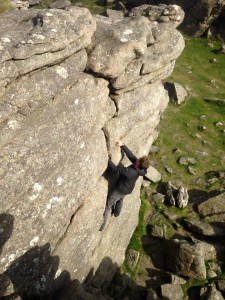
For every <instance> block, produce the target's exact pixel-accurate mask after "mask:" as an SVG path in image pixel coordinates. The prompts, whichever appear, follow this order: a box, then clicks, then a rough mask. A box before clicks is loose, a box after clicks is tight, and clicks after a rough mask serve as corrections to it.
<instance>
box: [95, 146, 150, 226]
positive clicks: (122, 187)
mask: <svg viewBox="0 0 225 300" xmlns="http://www.w3.org/2000/svg"><path fill="white" fill-rule="evenodd" d="M116 145H117V146H118V147H121V149H122V150H123V151H124V152H125V154H126V155H127V157H128V158H129V160H130V161H131V162H132V164H131V165H130V166H128V167H123V166H122V167H121V166H116V165H114V163H113V162H112V161H111V160H110V159H109V162H108V166H109V169H110V170H111V171H112V172H113V173H117V174H118V175H119V179H118V181H117V183H116V185H115V187H114V189H113V190H112V192H111V193H110V194H109V195H108V198H107V203H106V208H105V211H104V213H103V223H102V225H101V227H100V229H99V230H100V231H102V230H103V229H104V227H105V225H106V221H107V219H108V217H109V214H110V213H111V212H112V213H113V214H114V216H115V217H118V216H119V214H120V212H121V209H122V205H123V198H124V197H125V196H126V195H128V194H131V193H132V191H133V189H134V186H135V182H136V181H137V179H138V177H139V176H144V175H145V174H146V173H147V168H148V167H149V165H150V162H149V159H148V157H147V156H143V157H141V158H139V159H138V158H137V157H136V156H134V155H133V153H132V152H131V151H130V150H129V149H128V148H127V146H125V145H124V143H123V142H122V141H118V142H116Z"/></svg>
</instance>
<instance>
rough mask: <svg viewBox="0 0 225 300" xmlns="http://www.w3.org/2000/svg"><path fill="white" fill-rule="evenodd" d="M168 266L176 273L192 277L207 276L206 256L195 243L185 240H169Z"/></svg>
mask: <svg viewBox="0 0 225 300" xmlns="http://www.w3.org/2000/svg"><path fill="white" fill-rule="evenodd" d="M166 258H167V261H166V266H167V268H168V269H169V270H171V271H173V272H174V273H175V274H178V275H181V276H187V277H191V278H206V267H205V262H204V257H203V255H202V253H201V252H200V251H199V249H198V248H197V247H196V246H195V244H192V243H189V242H187V241H185V240H181V241H179V240H169V241H168V245H167V247H166Z"/></svg>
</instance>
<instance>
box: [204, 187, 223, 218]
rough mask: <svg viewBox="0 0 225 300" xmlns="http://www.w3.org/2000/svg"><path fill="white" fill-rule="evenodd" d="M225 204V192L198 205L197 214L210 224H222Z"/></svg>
mask: <svg viewBox="0 0 225 300" xmlns="http://www.w3.org/2000/svg"><path fill="white" fill-rule="evenodd" d="M224 203H225V192H221V194H219V195H218V196H215V197H212V198H210V199H209V200H207V201H205V202H203V203H201V204H199V205H198V211H199V214H200V215H201V216H202V217H204V218H205V219H206V220H208V221H211V222H224V221H225V211H224V209H223V207H224V206H223V204H224Z"/></svg>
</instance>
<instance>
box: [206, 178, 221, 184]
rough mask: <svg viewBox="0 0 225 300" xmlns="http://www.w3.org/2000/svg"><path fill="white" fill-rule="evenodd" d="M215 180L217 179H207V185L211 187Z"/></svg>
mask: <svg viewBox="0 0 225 300" xmlns="http://www.w3.org/2000/svg"><path fill="white" fill-rule="evenodd" d="M217 180H218V179H217V178H216V177H213V178H209V179H208V180H207V183H208V184H210V185H211V184H213V183H215V182H216V181H217Z"/></svg>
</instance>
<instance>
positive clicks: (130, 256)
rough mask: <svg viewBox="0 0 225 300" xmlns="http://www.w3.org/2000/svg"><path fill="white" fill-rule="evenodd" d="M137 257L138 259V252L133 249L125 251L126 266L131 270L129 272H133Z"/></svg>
mask: <svg viewBox="0 0 225 300" xmlns="http://www.w3.org/2000/svg"><path fill="white" fill-rule="evenodd" d="M139 257H140V252H138V251H136V250H133V249H128V250H127V253H126V261H127V264H128V266H129V267H130V268H131V270H133V269H134V268H135V267H136V265H137V263H138V259H139Z"/></svg>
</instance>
